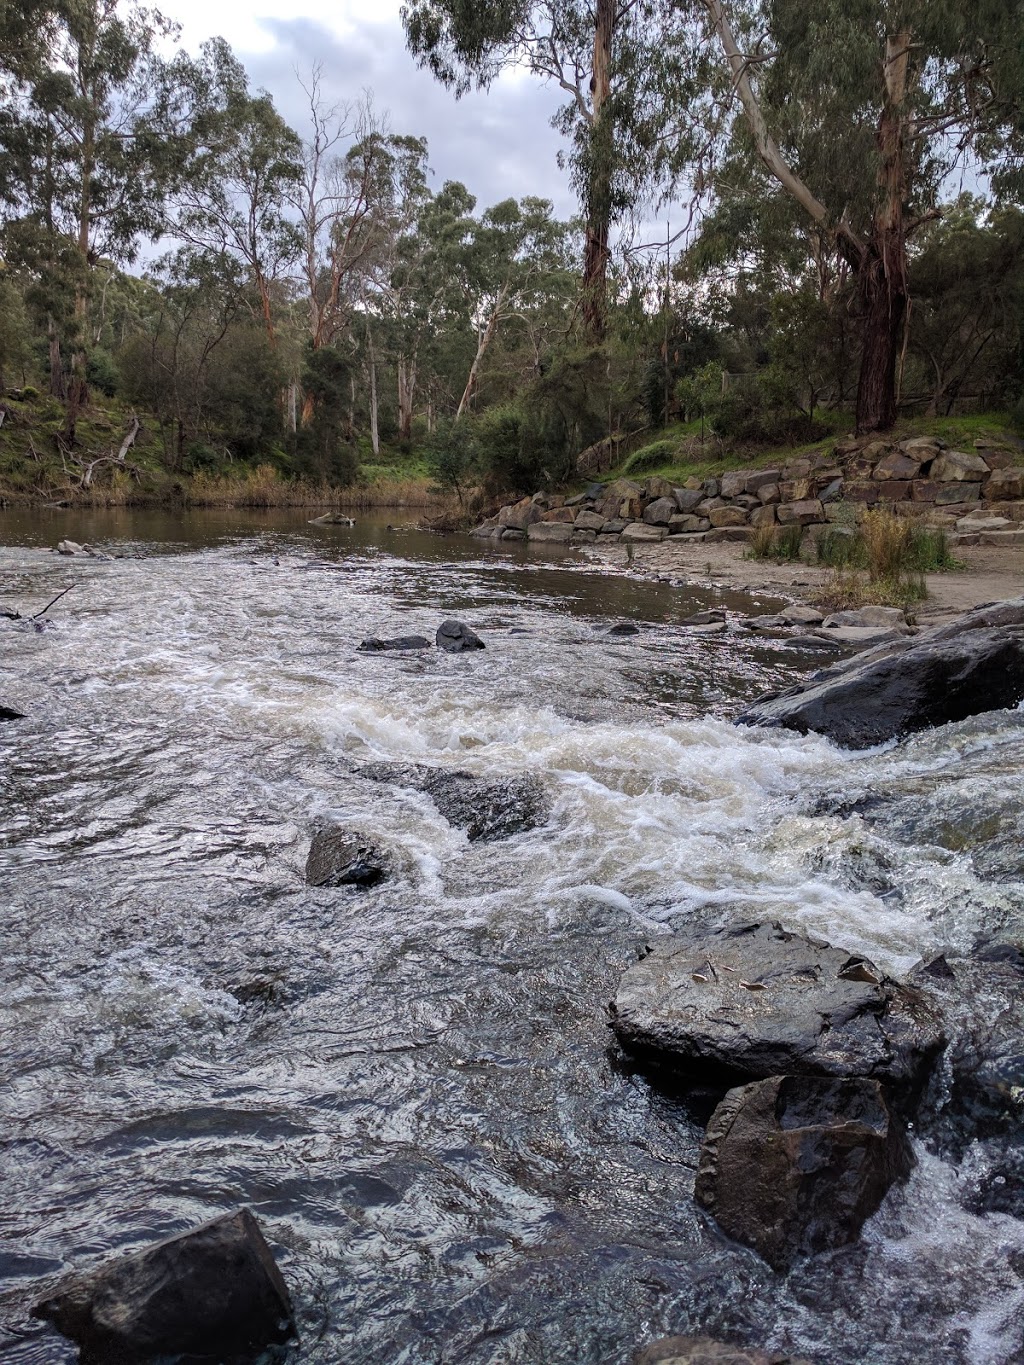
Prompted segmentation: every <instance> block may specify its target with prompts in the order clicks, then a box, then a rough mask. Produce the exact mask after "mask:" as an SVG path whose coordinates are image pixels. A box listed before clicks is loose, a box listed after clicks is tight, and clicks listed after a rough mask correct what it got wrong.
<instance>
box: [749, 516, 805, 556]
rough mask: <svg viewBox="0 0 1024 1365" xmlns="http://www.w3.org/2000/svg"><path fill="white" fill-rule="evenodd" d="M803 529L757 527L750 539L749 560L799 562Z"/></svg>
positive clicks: (796, 526) (800, 527)
mask: <svg viewBox="0 0 1024 1365" xmlns="http://www.w3.org/2000/svg"><path fill="white" fill-rule="evenodd" d="M803 536H804V528H803V527H802V526H799V525H795V524H794V525H792V526H758V527H757V529H756V530H755V531H754V534H753V535H752V536H751V538H750V549H749V550H748V552H747V554H748V558H750V559H773V560H775V561H776V562H777V563H780V564H795V563H799V562H800V550H801V547H802V545H803Z"/></svg>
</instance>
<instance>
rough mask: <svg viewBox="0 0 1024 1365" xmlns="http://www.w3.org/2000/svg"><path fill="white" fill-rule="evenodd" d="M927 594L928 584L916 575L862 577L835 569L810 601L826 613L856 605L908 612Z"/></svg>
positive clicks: (846, 609)
mask: <svg viewBox="0 0 1024 1365" xmlns="http://www.w3.org/2000/svg"><path fill="white" fill-rule="evenodd" d="M927 596H928V587H927V584H926V583H925V581H924V579H923V578H922V577H921V575H920V574H910V575H908V574H902V575H901V576H900V577H899V578H866V577H865V576H864V575H863V574H861V573H857V572H856V571H855V570H847V569H835V570H833V572H832V573H831V574H830V575H829V577H828V578H827V579H826V581H825V582H824V583H823V584H822V586H821V587H820V588H819V589H818V590H817V591H816V592H815V593H814V594H813V595H812V598H811V600H812V601H813V602H814V604H815V606H817V607H819V608H820V609H821V610H822V611H824V612H826V613H828V612H833V611H855V610H856V609H857V608H858V607H899V608H900V609H901V610H902V611H909V609H910V608H912V607H913V606H914V605H916V603H918V602H923V601H924V599H925V598H926V597H927Z"/></svg>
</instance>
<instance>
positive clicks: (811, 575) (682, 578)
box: [577, 540, 1024, 624]
mask: <svg viewBox="0 0 1024 1365" xmlns="http://www.w3.org/2000/svg"><path fill="white" fill-rule="evenodd" d="M577 553H579V554H580V555H581V556H582V557H583V558H584V559H586V560H588V561H589V562H590V563H592V564H595V565H598V566H600V567H602V568H604V569H606V570H607V569H611V570H614V571H615V572H618V573H624V574H626V575H628V576H629V577H631V578H635V579H637V580H638V581H647V582H661V583H665V582H669V583H678V585H679V586H683V585H685V586H687V587H693V588H700V589H703V590H705V591H715V590H723V589H725V590H728V591H730V592H746V593H749V594H750V595H751V596H755V597H756V596H768V595H770V596H774V597H780V598H784V599H785V600H787V601H789V602H793V603H796V602H802V603H807V604H808V605H810V604H813V603H815V602H816V601H817V600H818V598H819V597H820V595H821V594H822V593H823V592H824V591H825V590H826V589H827V587H828V584H829V581H830V578H831V575H832V572H833V571H832V570H831V569H829V568H827V567H824V566H819V565H817V564H810V563H806V562H804V561H800V562H798V563H777V562H774V561H771V560H760V559H753V558H750V557H748V556H749V549H748V548H747V547H746V546H745V545H743V544H742V543H729V542H723V543H719V544H717V545H708V544H704V545H700V546H696V545H694V546H683V545H676V544H673V543H672V541H671V540H669V541H661V542H657V543H652V544H649V545H633V546H630V547H628V548H627V547H626V546H624V545H621V544H619V545H609V546H607V547H604V546H600V547H599V546H595V545H583V546H580V547H579V549H578V551H577ZM957 556H958V558H959V559H960V560H961V561H962V562H963V563H964V565H965V567H964V568H963V569H958V570H950V571H946V572H942V573H930V574H925V575H924V580H925V586H926V588H927V590H928V596H927V597H926V598H924V599H923V601H921V602H919V603H916V604H915V605H914V608H913V615H914V618H915V620H916V621H917V622H918V624H923V623H925V622H927V623H932V624H934V623H937V622H939V621H944V620H946V619H948V618H950V617H953V616H957V615H960V614H961V613H963V612H966V611H970V610H972V609H973V608H975V607H980V606H985V605H987V604H988V603H990V602H1001V601H1008V600H1010V599H1011V598H1014V597H1019V596H1020V595H1021V593H1024V546H1009V545H1007V546H999V547H993V546H973V545H964V546H960V547H958V549H957Z"/></svg>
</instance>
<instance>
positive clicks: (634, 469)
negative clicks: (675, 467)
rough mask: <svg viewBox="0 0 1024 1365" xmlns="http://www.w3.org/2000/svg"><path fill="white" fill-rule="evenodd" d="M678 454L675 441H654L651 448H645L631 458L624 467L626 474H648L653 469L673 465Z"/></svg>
mask: <svg viewBox="0 0 1024 1365" xmlns="http://www.w3.org/2000/svg"><path fill="white" fill-rule="evenodd" d="M676 453H677V452H676V446H675V443H674V442H673V441H652V442H651V444H650V445H649V446H643V447H642V448H641V449H640V450H637V451H635V452H634V453H633V454H632V455H631V456H630V457H629V459H628V460H627V461H626V463H625V465H624V469H625V472H626V473H627V474H646V473H648V471H650V470H652V469H657V468H658V466H659V465H663V464H671V463H672V461H673V460H674V459H675V456H676Z"/></svg>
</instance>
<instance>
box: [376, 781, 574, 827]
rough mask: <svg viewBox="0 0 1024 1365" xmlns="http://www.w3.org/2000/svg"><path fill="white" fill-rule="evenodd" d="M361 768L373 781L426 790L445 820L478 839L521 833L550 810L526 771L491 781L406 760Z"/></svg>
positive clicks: (533, 825)
mask: <svg viewBox="0 0 1024 1365" xmlns="http://www.w3.org/2000/svg"><path fill="white" fill-rule="evenodd" d="M359 773H360V775H361V776H362V777H368V778H369V779H370V780H371V781H372V782H391V783H394V784H395V785H396V786H400V787H412V788H413V790H415V791H421V792H425V793H426V794H427V795H428V796H429V797H430V799H431V800H432V801H433V803H434V805H435V806H436V807H437V809H438V811H439V812H440V813H441V815H442V816H443V817H444V818H445V820H447V821H448V823H449V824H450V825H454V826H455V828H456V829H464V830H465V831H466V833H467V835H468V836H469V838H470V839H471V840H474V841H475V840H477V839H507V838H509V837H510V836H511V835H513V834H522V833H524V832H525V831H527V830H531V829H535V828H536V827H537V826H538V825H542V824H544V822H545V821H546V820H547V818H548V815H549V813H550V812H549V806H548V801H547V797H546V796H545V793H544V788H543V787H542V786H541V784H540V782H539V781H538V780H537V779H536V778H535V777H531V776H529V775H526V774H523V775H520V776H515V777H504V778H499V779H497V780H492V779H489V778H482V777H474V776H473V774H472V773H468V772H464V771H463V770H461V769H458V768H454V769H450V768H431V767H427V766H426V765H425V764H402V763H368V764H366V765H365V766H364V767H362V768H360V769H359Z"/></svg>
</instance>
